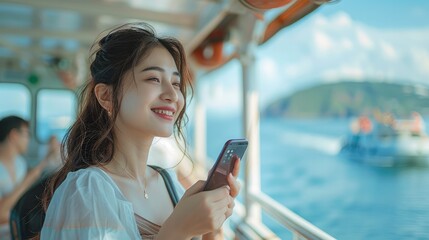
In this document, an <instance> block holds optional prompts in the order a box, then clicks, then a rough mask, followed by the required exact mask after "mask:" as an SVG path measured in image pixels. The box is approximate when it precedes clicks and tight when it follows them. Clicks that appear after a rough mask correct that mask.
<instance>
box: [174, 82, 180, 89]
mask: <svg viewBox="0 0 429 240" xmlns="http://www.w3.org/2000/svg"><path fill="white" fill-rule="evenodd" d="M173 86H175V87H178V88H180V87H181V86H182V83H181V82H173Z"/></svg>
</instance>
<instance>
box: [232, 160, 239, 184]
mask: <svg viewBox="0 0 429 240" xmlns="http://www.w3.org/2000/svg"><path fill="white" fill-rule="evenodd" d="M233 161H234V168H233V169H232V175H233V176H234V177H235V178H237V177H238V174H239V173H240V158H239V157H238V156H237V155H234V156H233Z"/></svg>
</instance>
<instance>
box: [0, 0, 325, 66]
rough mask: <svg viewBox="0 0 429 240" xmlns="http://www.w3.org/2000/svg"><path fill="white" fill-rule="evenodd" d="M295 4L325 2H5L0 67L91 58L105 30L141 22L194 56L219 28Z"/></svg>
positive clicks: (0, 5)
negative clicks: (79, 56) (80, 55)
mask: <svg viewBox="0 0 429 240" xmlns="http://www.w3.org/2000/svg"><path fill="white" fill-rule="evenodd" d="M296 2H308V3H311V4H312V5H314V4H320V3H319V2H320V0H317V1H316V0H277V1H255V0H240V1H239V0H156V1H143V0H73V1H67V0H2V1H1V2H0V68H1V69H5V68H11V69H15V68H16V69H32V68H34V67H35V66H40V65H43V64H45V65H46V64H47V63H49V62H52V61H55V60H58V59H62V58H66V59H67V58H68V59H74V58H76V56H78V55H79V54H83V55H85V56H87V55H88V49H89V48H90V46H91V45H92V43H93V42H94V41H95V40H96V38H97V37H98V34H99V33H101V32H102V31H103V30H106V29H109V28H112V27H113V26H117V25H121V24H123V23H127V22H137V21H145V22H147V23H149V24H151V25H152V26H154V27H155V29H156V30H157V32H158V33H159V34H161V35H169V36H174V37H176V38H178V39H179V40H181V41H182V42H183V43H184V45H185V49H186V51H187V53H188V54H191V53H193V52H194V51H195V50H196V49H197V48H198V47H201V45H202V44H203V43H207V41H209V42H210V38H212V37H213V36H214V35H213V34H212V33H213V31H214V30H215V29H219V28H221V29H224V30H225V29H227V28H229V27H230V26H231V22H234V21H235V19H236V18H237V17H241V16H245V15H248V14H253V15H255V16H257V17H259V18H260V19H263V21H264V22H265V24H266V25H267V26H268V24H269V22H270V21H272V20H274V19H275V18H276V17H277V16H278V15H279V14H280V13H282V12H283V11H285V10H287V9H288V8H290V7H291V6H292V5H293V4H295V3H296ZM270 3H271V4H270ZM273 3H274V4H273ZM258 4H259V5H260V6H258ZM261 4H262V5H264V4H265V5H264V6H266V9H263V7H261V6H262V5H261ZM267 4H268V5H267ZM315 6H316V5H315ZM317 6H318V5H317ZM309 12H311V11H309ZM306 14H307V13H305V14H303V15H306ZM224 35H225V33H224ZM222 40H225V37H224V36H223V37H222Z"/></svg>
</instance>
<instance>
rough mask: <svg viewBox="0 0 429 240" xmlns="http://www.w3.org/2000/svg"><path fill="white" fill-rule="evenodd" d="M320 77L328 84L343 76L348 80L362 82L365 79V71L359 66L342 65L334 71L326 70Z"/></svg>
mask: <svg viewBox="0 0 429 240" xmlns="http://www.w3.org/2000/svg"><path fill="white" fill-rule="evenodd" d="M322 76H323V79H324V80H325V81H329V82H331V81H336V80H338V79H341V78H342V77H345V76H347V78H350V79H355V80H362V79H364V77H365V71H364V69H363V68H362V67H360V66H347V65H343V66H340V67H336V68H334V69H327V70H325V71H323V72H322Z"/></svg>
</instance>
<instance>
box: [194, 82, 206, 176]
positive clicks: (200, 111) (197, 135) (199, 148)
mask: <svg viewBox="0 0 429 240" xmlns="http://www.w3.org/2000/svg"><path fill="white" fill-rule="evenodd" d="M196 75H197V77H196V79H195V82H194V89H195V113H194V114H195V132H194V139H195V142H194V149H195V152H194V156H195V159H196V161H198V164H199V165H200V166H201V167H203V168H204V169H205V168H206V158H207V150H206V149H207V136H206V109H205V107H204V104H203V102H202V101H203V100H202V96H201V92H200V89H199V85H200V84H198V74H196Z"/></svg>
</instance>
